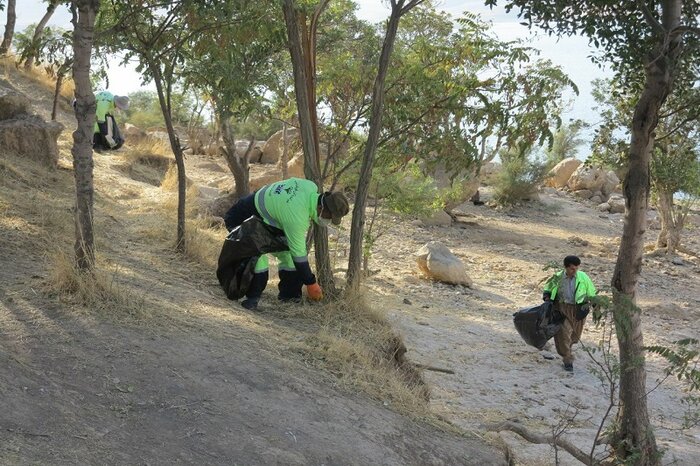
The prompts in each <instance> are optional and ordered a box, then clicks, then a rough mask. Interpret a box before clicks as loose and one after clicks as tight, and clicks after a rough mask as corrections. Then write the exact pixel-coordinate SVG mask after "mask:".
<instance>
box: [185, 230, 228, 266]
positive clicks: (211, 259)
mask: <svg viewBox="0 0 700 466" xmlns="http://www.w3.org/2000/svg"><path fill="white" fill-rule="evenodd" d="M225 236H226V230H225V229H224V228H223V227H212V226H211V225H209V224H208V223H207V221H206V220H205V219H202V218H196V219H192V220H189V221H188V222H187V225H186V227H185V256H186V257H187V258H188V259H190V260H193V261H195V262H197V263H198V264H201V265H203V266H205V267H208V268H210V269H211V270H216V267H217V263H218V260H219V253H220V252H221V243H222V242H223V239H224V237H225Z"/></svg>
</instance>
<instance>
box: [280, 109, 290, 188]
mask: <svg viewBox="0 0 700 466" xmlns="http://www.w3.org/2000/svg"><path fill="white" fill-rule="evenodd" d="M288 128H289V125H288V124H287V122H286V121H284V122H282V158H281V159H280V166H281V167H280V168H282V179H283V180H286V179H287V178H289V140H288V139H287V129H288Z"/></svg>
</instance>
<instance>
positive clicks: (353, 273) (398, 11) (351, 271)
mask: <svg viewBox="0 0 700 466" xmlns="http://www.w3.org/2000/svg"><path fill="white" fill-rule="evenodd" d="M402 8H403V2H401V1H400V2H398V5H393V6H392V9H391V16H390V17H389V24H388V25H387V30H386V36H385V37H384V45H383V46H382V54H381V56H380V58H379V70H378V72H377V77H376V79H375V80H374V90H373V91H372V116H371V117H370V120H369V121H370V127H369V134H368V135H367V143H366V145H365V151H364V154H363V157H362V167H361V168H360V180H359V181H358V183H357V191H356V194H355V206H354V207H353V210H352V226H351V229H350V257H349V259H348V274H347V278H348V289H349V290H357V289H359V288H360V282H361V280H362V241H363V237H364V227H365V207H366V205H367V195H368V193H369V186H370V182H371V181H372V169H373V168H374V159H375V153H376V150H377V143H378V141H379V133H380V131H381V129H382V115H383V113H384V82H385V80H386V75H387V71H388V69H389V62H390V61H391V52H392V50H393V48H394V42H395V40H396V32H397V31H398V29H399V21H400V20H401V15H402Z"/></svg>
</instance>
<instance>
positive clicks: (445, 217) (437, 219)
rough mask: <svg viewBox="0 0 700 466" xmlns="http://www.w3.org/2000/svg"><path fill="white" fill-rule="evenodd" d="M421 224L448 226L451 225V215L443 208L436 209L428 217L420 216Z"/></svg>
mask: <svg viewBox="0 0 700 466" xmlns="http://www.w3.org/2000/svg"><path fill="white" fill-rule="evenodd" d="M421 224H423V226H426V227H436V226H440V227H448V226H450V225H452V217H450V214H448V213H447V212H445V211H444V210H438V211H437V212H435V213H434V214H433V215H431V216H429V217H424V218H421Z"/></svg>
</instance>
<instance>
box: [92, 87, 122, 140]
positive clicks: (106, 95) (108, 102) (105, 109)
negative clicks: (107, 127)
mask: <svg viewBox="0 0 700 466" xmlns="http://www.w3.org/2000/svg"><path fill="white" fill-rule="evenodd" d="M95 100H96V103H97V109H96V110H95V116H96V117H97V119H96V121H95V129H94V132H95V133H99V132H100V127H99V126H98V125H97V124H98V123H104V122H105V121H106V118H107V114H114V112H115V111H116V109H117V106H116V105H114V94H112V93H111V92H109V91H102V92H98V93H97V94H95Z"/></svg>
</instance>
